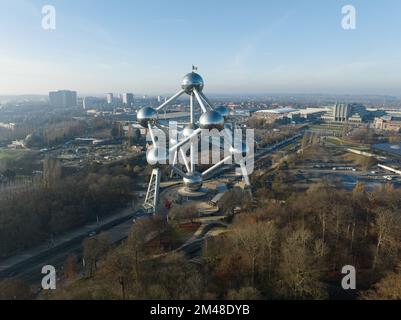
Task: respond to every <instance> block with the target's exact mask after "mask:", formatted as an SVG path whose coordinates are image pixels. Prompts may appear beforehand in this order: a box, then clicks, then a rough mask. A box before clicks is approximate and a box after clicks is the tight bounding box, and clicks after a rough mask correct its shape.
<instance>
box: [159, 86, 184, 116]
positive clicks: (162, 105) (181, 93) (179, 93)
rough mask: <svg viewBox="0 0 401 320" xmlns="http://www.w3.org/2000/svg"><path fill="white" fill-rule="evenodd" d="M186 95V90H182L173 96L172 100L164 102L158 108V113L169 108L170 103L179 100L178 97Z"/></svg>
mask: <svg viewBox="0 0 401 320" xmlns="http://www.w3.org/2000/svg"><path fill="white" fill-rule="evenodd" d="M184 93H185V90H181V91H179V92H177V93H176V94H175V95H173V96H172V97H171V98H170V99H168V100H167V101H166V102H164V103H163V104H161V105H160V106H159V107H157V108H156V111H159V110H161V109H163V108H164V107H165V106H167V105H168V104H169V103H170V102H172V101H174V100H175V99H177V98H178V97H180V96H181V95H183V94H184Z"/></svg>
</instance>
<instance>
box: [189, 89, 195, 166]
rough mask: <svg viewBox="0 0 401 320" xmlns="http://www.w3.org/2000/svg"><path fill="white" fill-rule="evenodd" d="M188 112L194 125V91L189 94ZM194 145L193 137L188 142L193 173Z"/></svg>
mask: <svg viewBox="0 0 401 320" xmlns="http://www.w3.org/2000/svg"><path fill="white" fill-rule="evenodd" d="M190 112H191V126H192V127H194V126H195V110H194V93H193V92H191V95H190ZM194 148H195V146H194V143H193V139H191V144H190V153H191V168H190V172H191V173H193V172H194V171H195V149H194Z"/></svg>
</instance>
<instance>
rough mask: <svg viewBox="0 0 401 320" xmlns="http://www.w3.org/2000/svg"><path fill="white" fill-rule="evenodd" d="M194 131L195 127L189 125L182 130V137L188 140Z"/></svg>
mask: <svg viewBox="0 0 401 320" xmlns="http://www.w3.org/2000/svg"><path fill="white" fill-rule="evenodd" d="M194 131H195V127H194V125H193V124H192V123H191V124H189V125H187V126H185V128H184V129H183V130H182V135H183V136H184V138H188V137H189V136H190V135H191V134H193V133H194Z"/></svg>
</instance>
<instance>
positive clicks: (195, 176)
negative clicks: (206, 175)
mask: <svg viewBox="0 0 401 320" xmlns="http://www.w3.org/2000/svg"><path fill="white" fill-rule="evenodd" d="M183 181H184V185H185V188H186V189H187V190H188V191H198V190H199V189H200V188H202V183H203V178H202V175H201V174H200V173H199V172H194V173H192V174H190V175H189V176H186V177H184V178H183Z"/></svg>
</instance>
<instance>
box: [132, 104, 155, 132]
mask: <svg viewBox="0 0 401 320" xmlns="http://www.w3.org/2000/svg"><path fill="white" fill-rule="evenodd" d="M136 119H137V121H138V123H139V124H140V125H141V126H142V127H144V128H147V127H148V124H149V122H153V121H155V120H156V119H157V111H156V110H155V109H153V108H151V107H144V108H142V109H141V110H139V111H138V113H137V114H136Z"/></svg>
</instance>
